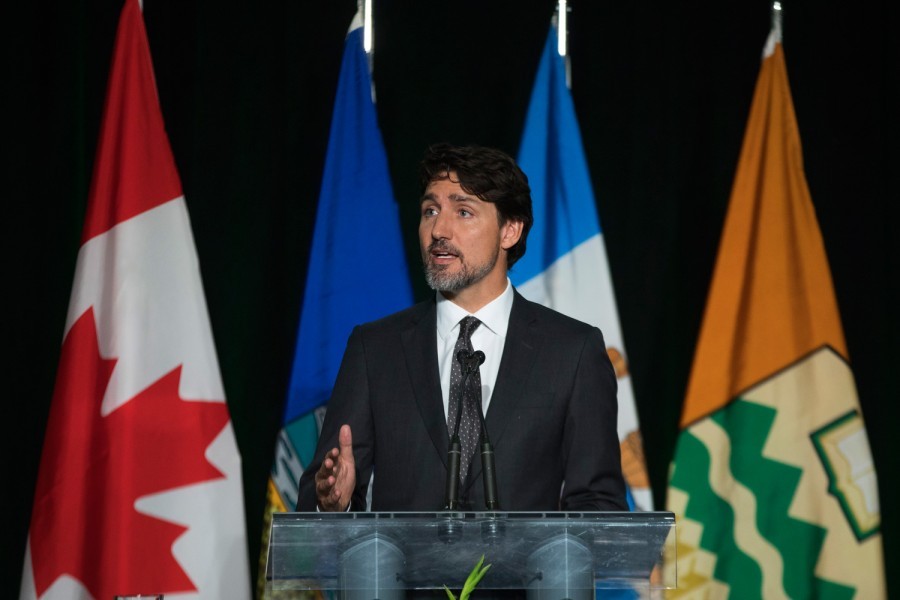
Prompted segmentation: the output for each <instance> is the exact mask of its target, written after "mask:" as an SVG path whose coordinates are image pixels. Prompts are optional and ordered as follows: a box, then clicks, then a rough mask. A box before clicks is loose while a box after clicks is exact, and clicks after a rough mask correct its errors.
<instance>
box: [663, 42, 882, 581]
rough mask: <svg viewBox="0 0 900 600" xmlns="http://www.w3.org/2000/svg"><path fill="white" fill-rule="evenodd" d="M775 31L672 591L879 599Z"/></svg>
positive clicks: (691, 427)
mask: <svg viewBox="0 0 900 600" xmlns="http://www.w3.org/2000/svg"><path fill="white" fill-rule="evenodd" d="M780 42H781V40H780V33H779V28H778V27H775V28H773V32H772V34H771V35H770V38H769V41H768V43H767V44H766V49H765V53H764V58H763V61H762V65H761V69H760V74H759V78H758V81H757V85H756V90H755V93H754V97H753V104H752V106H751V109H750V116H749V120H748V124H747V129H746V132H745V136H744V141H743V146H742V148H741V154H740V159H739V162H738V166H737V170H736V174H735V179H734V184H733V188H732V192H731V198H730V201H729V207H728V213H727V216H726V219H725V224H724V229H723V232H722V238H721V242H720V247H719V253H718V257H717V260H716V265H715V270H714V273H713V278H712V284H711V287H710V292H709V296H708V298H707V305H706V310H705V314H704V317H703V323H702V327H701V331H700V337H699V341H698V343H697V349H696V352H695V355H694V362H693V366H692V370H691V376H690V381H689V385H688V390H687V395H686V398H685V403H684V408H683V413H682V421H681V428H682V430H681V433H680V435H679V438H678V442H677V447H676V450H675V457H674V461H673V465H672V469H671V475H670V481H669V490H668V501H667V502H668V508H669V509H670V510H672V511H673V512H674V513H675V514H676V518H677V520H678V523H679V524H678V592H677V593H676V594H673V596H681V595H683V596H685V597H695V595H696V596H697V597H701V596H702V597H706V598H725V597H728V596H729V595H734V596H735V597H748V598H761V597H762V598H852V597H856V598H883V597H885V594H886V591H885V581H884V562H883V555H882V542H881V533H880V509H879V505H878V488H877V481H876V474H875V468H874V463H873V461H872V455H871V451H870V449H869V444H868V439H867V436H866V429H865V423H864V421H863V417H862V413H861V411H860V406H859V401H858V397H857V393H856V387H855V384H854V379H853V373H852V371H851V368H850V362H849V357H848V353H847V347H846V343H845V341H844V334H843V329H842V326H841V321H840V315H839V312H838V307H837V301H836V298H835V294H834V289H833V285H832V281H831V274H830V269H829V266H828V260H827V257H826V254H825V246H824V243H823V240H822V235H821V233H820V231H819V226H818V223H817V220H816V215H815V210H814V208H813V204H812V198H811V196H810V193H809V189H808V186H807V183H806V178H805V175H804V171H803V158H802V151H801V145H800V135H799V130H798V127H797V121H796V116H795V113H794V106H793V102H792V100H791V94H790V87H789V84H788V78H787V70H786V67H785V59H784V51H783V48H782V46H781V43H780Z"/></svg>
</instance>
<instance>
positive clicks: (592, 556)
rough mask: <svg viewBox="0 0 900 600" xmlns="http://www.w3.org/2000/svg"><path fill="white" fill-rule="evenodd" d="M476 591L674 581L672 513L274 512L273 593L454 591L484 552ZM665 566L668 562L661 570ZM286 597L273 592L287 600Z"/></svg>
mask: <svg viewBox="0 0 900 600" xmlns="http://www.w3.org/2000/svg"><path fill="white" fill-rule="evenodd" d="M482 554H483V555H484V557H485V564H488V563H490V564H491V565H492V566H491V568H490V570H489V571H488V572H487V574H486V575H485V577H484V579H482V580H481V582H480V583H479V584H478V589H479V590H490V589H496V590H504V589H520V590H521V589H524V590H527V591H528V597H529V598H530V599H535V600H544V599H551V598H572V599H575V598H585V599H589V598H593V597H594V589H595V588H601V589H633V590H650V589H672V588H674V587H675V584H676V581H675V569H674V565H675V516H674V515H673V514H672V513H670V512H544V513H535V512H435V513H412V512H372V513H277V514H275V515H273V521H272V530H271V532H270V535H269V549H268V559H267V563H266V585H267V589H269V590H270V591H277V592H289V591H298V592H299V591H308V590H335V591H341V596H342V597H344V598H350V599H356V598H359V599H360V600H363V599H371V598H381V599H392V600H393V599H397V600H401V599H402V598H404V597H405V590H428V589H441V588H442V587H443V586H444V585H447V586H448V587H449V588H450V589H451V590H455V591H458V590H459V589H461V587H462V585H463V583H464V582H465V579H466V577H467V576H468V574H469V572H470V571H471V570H472V567H473V566H474V565H475V563H476V562H477V561H478V559H479V557H481V555H482ZM667 565H668V568H667ZM285 595H287V596H290V594H279V597H284V596H285Z"/></svg>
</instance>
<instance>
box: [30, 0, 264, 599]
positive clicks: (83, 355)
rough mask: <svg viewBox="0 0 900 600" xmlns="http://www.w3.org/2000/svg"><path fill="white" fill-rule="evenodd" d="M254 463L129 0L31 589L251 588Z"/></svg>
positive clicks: (55, 405) (238, 594)
mask: <svg viewBox="0 0 900 600" xmlns="http://www.w3.org/2000/svg"><path fill="white" fill-rule="evenodd" d="M240 469H241V464H240V456H239V454H238V450H237V445H236V443H235V439H234V432H233V430H232V426H231V418H230V416H229V414H228V407H227V406H226V404H225V394H224V391H223V387H222V381H221V376H220V374H219V366H218V362H217V360H216V353H215V348H214V346H213V339H212V333H211V331H210V326H209V315H208V313H207V309H206V301H205V299H204V296H203V288H202V283H201V280H200V271H199V267H198V263H197V254H196V249H195V247H194V240H193V236H192V234H191V227H190V221H189V218H188V214H187V209H186V206H185V201H184V196H183V195H182V190H181V182H180V180H179V177H178V172H177V170H176V167H175V161H174V159H173V156H172V152H171V149H170V147H169V142H168V138H167V137H166V133H165V127H164V125H163V119H162V112H161V111H160V106H159V99H158V96H157V92H156V84H155V80H154V76H153V65H152V62H151V58H150V48H149V45H148V42H147V35H146V31H145V29H144V22H143V17H142V14H141V9H140V6H139V4H138V0H125V5H124V8H123V10H122V15H121V18H120V21H119V28H118V33H117V36H116V44H115V51H114V55H113V61H112V68H111V71H110V77H109V84H108V90H107V97H106V106H105V109H104V116H103V121H102V125H101V131H100V137H99V143H98V150H97V158H96V162H95V165H94V174H93V180H92V185H91V191H90V196H89V200H88V209H87V217H86V220H85V224H84V234H83V238H82V245H81V249H80V251H79V254H78V263H77V267H76V271H75V282H74V285H73V289H72V297H71V300H70V303H69V314H68V318H67V320H66V329H65V335H64V338H63V345H62V355H61V358H60V364H59V371H58V373H57V378H56V387H55V391H54V395H53V402H52V405H51V409H50V418H49V422H48V425H47V433H46V437H45V440H44V450H43V455H42V459H41V467H40V473H39V475H38V482H37V489H36V491H35V498H34V509H33V512H32V516H31V528H30V531H29V538H28V547H27V550H26V556H25V568H24V573H23V578H22V589H21V597H22V598H23V599H25V598H28V599H32V598H41V599H51V598H66V599H67V600H71V599H81V598H93V599H95V600H110V599H111V598H112V597H113V596H114V595H116V594H121V595H124V594H165V595H166V598H167V599H168V598H173V597H174V598H195V597H201V598H249V596H250V585H249V583H250V578H249V568H248V560H247V550H246V529H245V516H244V507H243V496H242V486H241V470H240Z"/></svg>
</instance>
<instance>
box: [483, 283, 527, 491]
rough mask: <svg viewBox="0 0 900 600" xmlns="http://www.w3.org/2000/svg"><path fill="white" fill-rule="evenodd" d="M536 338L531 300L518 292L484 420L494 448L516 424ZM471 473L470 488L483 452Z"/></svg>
mask: <svg viewBox="0 0 900 600" xmlns="http://www.w3.org/2000/svg"><path fill="white" fill-rule="evenodd" d="M537 338H538V336H537V333H536V332H535V315H534V311H532V309H531V306H530V303H529V302H528V300H526V299H525V298H523V297H522V296H521V295H520V294H519V292H515V298H514V300H513V305H512V311H511V312H510V314H509V328H508V329H507V332H506V343H505V344H504V346H503V357H502V358H501V359H500V370H499V371H498V372H497V383H496V384H495V385H494V392H493V394H492V395H491V404H490V406H489V407H488V412H487V415H486V416H485V426H486V427H487V430H488V434H489V435H490V438H491V444H492V445H493V446H494V448H497V447H498V446H499V445H500V443H501V438H502V437H503V432H504V431H505V430H506V426H507V424H509V422H510V421H512V420H513V416H514V414H515V410H516V407H517V406H518V403H519V401H520V399H521V398H522V395H523V392H524V386H525V384H526V383H527V381H528V375H529V373H531V372H532V370H533V369H534V361H535V359H536V358H537V349H538V339H537ZM469 473H470V475H469V478H468V481H467V485H471V484H472V482H473V481H477V478H478V477H479V475H480V474H481V457H480V449H479V450H476V452H475V459H474V460H473V462H472V468H471V469H470V470H469Z"/></svg>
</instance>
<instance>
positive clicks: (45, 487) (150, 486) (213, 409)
mask: <svg viewBox="0 0 900 600" xmlns="http://www.w3.org/2000/svg"><path fill="white" fill-rule="evenodd" d="M115 364H116V360H115V359H112V360H110V359H105V358H103V357H101V356H100V350H99V345H98V342H97V330H96V324H95V321H94V313H93V309H90V310H88V311H87V312H85V314H84V315H82V316H81V317H80V318H79V319H78V321H77V322H76V323H75V324H74V325H73V326H72V328H71V330H70V331H69V333H68V335H67V336H66V339H65V341H64V343H63V348H62V356H61V358H60V366H59V372H58V374H57V379H56V388H55V391H54V396H53V404H52V406H51V410H50V419H49V422H48V425H47V433H46V438H45V441H44V453H43V457H42V460H41V469H40V473H39V475H38V482H37V490H36V492H35V504H34V513H33V515H32V520H31V532H30V541H31V556H32V563H33V570H34V580H35V587H36V591H37V594H38V596H40V595H41V594H43V593H44V592H45V591H46V590H47V588H48V587H49V586H50V585H52V584H53V582H54V581H56V579H57V578H58V577H60V576H61V575H70V576H71V577H74V578H75V579H77V580H79V581H80V582H81V583H82V584H83V585H84V586H85V587H86V588H87V589H88V590H89V591H90V593H91V594H92V595H93V596H94V598H97V599H102V600H105V599H107V598H112V597H113V596H114V595H115V594H125V593H128V594H137V593H145V594H146V593H165V592H169V593H175V592H191V591H196V587H195V585H194V583H193V582H192V581H191V580H190V578H189V577H188V575H187V573H185V572H184V570H183V569H182V568H181V566H180V565H179V564H178V563H177V562H176V561H175V558H174V556H173V554H172V544H173V543H174V541H175V540H176V538H178V536H180V535H181V534H182V533H183V532H184V531H185V530H186V528H185V527H183V526H181V525H177V524H174V523H171V522H168V521H163V520H161V519H158V518H156V517H153V516H149V515H145V514H141V513H139V512H137V510H136V509H135V501H136V500H137V499H138V498H141V497H142V496H146V495H148V494H154V493H157V492H162V491H165V490H169V489H172V488H175V487H179V486H184V485H188V484H193V483H198V482H202V481H208V480H212V479H219V478H221V477H223V475H222V473H221V472H219V471H218V470H217V469H216V468H215V467H213V466H212V465H211V464H210V463H209V462H207V460H206V458H205V457H204V452H205V451H206V448H207V447H208V446H209V444H210V443H211V441H212V440H213V439H214V438H215V437H216V436H217V435H218V434H219V432H221V430H222V428H223V427H225V425H226V424H227V422H228V419H229V417H228V409H227V407H226V406H225V404H224V403H219V402H191V401H186V400H184V399H182V398H181V397H180V396H179V395H178V382H179V379H180V377H181V367H180V366H179V367H177V368H176V369H174V370H172V371H171V372H170V373H168V374H166V375H164V376H163V377H161V378H160V379H159V380H157V381H156V382H155V383H153V384H152V385H150V386H149V387H148V388H147V389H145V390H144V391H142V392H141V393H139V394H138V395H137V396H135V397H134V398H132V399H131V400H129V401H128V402H126V403H125V404H123V405H122V406H120V407H118V408H117V409H115V410H114V411H113V412H111V413H110V414H109V415H107V416H105V417H104V416H101V414H100V405H101V402H102V399H103V394H104V392H105V390H106V386H107V385H108V383H109V378H110V376H111V374H112V371H113V367H114V366H115Z"/></svg>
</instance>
